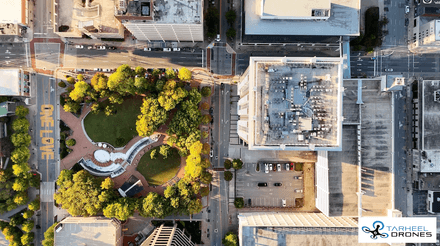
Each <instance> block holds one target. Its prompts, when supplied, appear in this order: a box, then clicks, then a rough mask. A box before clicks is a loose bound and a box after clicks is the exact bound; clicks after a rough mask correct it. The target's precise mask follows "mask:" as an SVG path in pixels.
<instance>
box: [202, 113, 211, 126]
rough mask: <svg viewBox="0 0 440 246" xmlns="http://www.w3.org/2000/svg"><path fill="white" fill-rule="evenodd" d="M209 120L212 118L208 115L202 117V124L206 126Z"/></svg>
mask: <svg viewBox="0 0 440 246" xmlns="http://www.w3.org/2000/svg"><path fill="white" fill-rule="evenodd" d="M211 120H212V118H211V115H209V114H205V115H203V116H202V124H208V123H209V122H211Z"/></svg>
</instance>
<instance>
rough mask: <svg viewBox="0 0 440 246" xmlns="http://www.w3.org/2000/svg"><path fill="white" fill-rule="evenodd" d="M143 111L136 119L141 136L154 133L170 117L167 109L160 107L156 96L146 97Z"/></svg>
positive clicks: (142, 107)
mask: <svg viewBox="0 0 440 246" xmlns="http://www.w3.org/2000/svg"><path fill="white" fill-rule="evenodd" d="M141 113H142V114H141V115H139V116H138V120H137V121H136V130H137V132H138V134H139V136H141V137H146V136H150V135H151V134H153V132H154V131H156V130H157V128H159V126H160V125H162V124H164V123H165V121H166V120H167V118H168V115H167V112H166V110H165V109H163V108H162V107H160V105H159V102H158V100H157V99H155V98H146V99H144V102H143V104H142V106H141Z"/></svg>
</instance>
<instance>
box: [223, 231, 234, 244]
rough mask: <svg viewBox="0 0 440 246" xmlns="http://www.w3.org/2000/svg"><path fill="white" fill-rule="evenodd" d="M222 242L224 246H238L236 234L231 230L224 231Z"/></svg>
mask: <svg viewBox="0 0 440 246" xmlns="http://www.w3.org/2000/svg"><path fill="white" fill-rule="evenodd" d="M222 244H223V245H224V246H238V236H237V234H235V233H233V232H228V233H226V235H225V237H224V238H223V239H222Z"/></svg>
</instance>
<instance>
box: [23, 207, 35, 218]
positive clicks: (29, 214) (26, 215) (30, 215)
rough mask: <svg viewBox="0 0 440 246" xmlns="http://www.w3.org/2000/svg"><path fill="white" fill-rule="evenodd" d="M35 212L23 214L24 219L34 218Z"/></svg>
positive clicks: (28, 211)
mask: <svg viewBox="0 0 440 246" xmlns="http://www.w3.org/2000/svg"><path fill="white" fill-rule="evenodd" d="M34 213H35V212H34V211H32V210H29V209H27V210H26V211H25V212H24V213H23V218H25V219H30V218H32V216H33V215H34Z"/></svg>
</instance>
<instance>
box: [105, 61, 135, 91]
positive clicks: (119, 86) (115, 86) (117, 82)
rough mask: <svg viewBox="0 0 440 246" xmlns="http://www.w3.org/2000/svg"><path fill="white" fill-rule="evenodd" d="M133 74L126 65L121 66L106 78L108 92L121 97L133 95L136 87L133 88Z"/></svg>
mask: <svg viewBox="0 0 440 246" xmlns="http://www.w3.org/2000/svg"><path fill="white" fill-rule="evenodd" d="M135 75H136V74H135V72H134V71H133V70H132V69H131V67H130V66H129V65H127V64H124V65H121V66H119V67H118V69H116V72H114V73H113V74H112V75H110V77H109V78H108V82H107V86H108V88H109V90H111V91H114V92H118V93H119V94H121V95H122V96H125V95H134V94H135V92H136V87H135V86H134V81H135Z"/></svg>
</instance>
